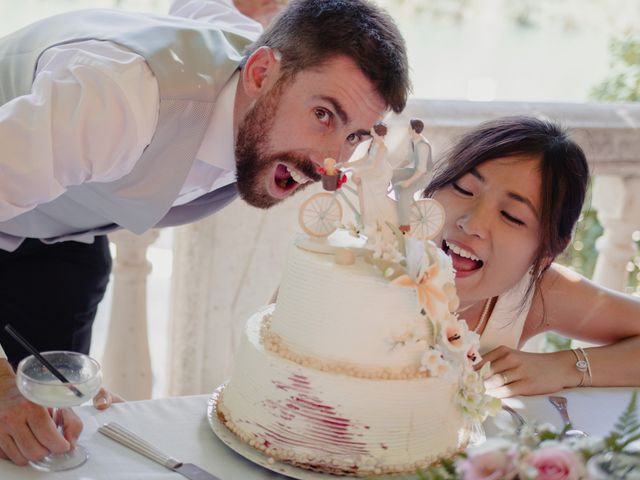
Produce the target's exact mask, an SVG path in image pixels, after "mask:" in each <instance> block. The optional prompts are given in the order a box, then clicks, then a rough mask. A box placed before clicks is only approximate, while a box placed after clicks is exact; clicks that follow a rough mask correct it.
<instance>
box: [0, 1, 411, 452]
mask: <svg viewBox="0 0 640 480" xmlns="http://www.w3.org/2000/svg"><path fill="white" fill-rule="evenodd" d="M241 3H242V2H241ZM244 3H247V2H244ZM172 14H173V15H169V16H157V15H151V14H134V13H128V12H123V11H117V10H104V9H103V10H85V11H77V12H70V13H66V14H62V15H58V16H55V17H51V18H48V19H45V20H42V21H40V22H37V23H35V24H33V25H30V26H27V27H25V28H23V29H22V30H19V31H17V32H15V33H13V34H11V35H9V36H7V37H5V38H3V39H0V71H1V72H2V75H1V76H0V144H2V148H3V155H2V159H1V160H0V165H1V167H2V175H0V252H1V253H0V292H1V293H0V312H1V315H0V327H2V328H1V329H0V344H1V345H2V347H4V350H5V351H6V357H8V359H6V358H4V359H3V358H0V418H2V419H3V421H2V422H1V423H2V424H1V425H0V457H4V458H9V459H11V460H12V461H14V462H16V463H19V464H24V463H26V461H27V460H28V459H31V460H35V459H38V458H41V457H42V456H44V455H45V454H47V453H49V452H58V453H59V452H63V451H66V450H68V449H69V448H71V447H72V445H73V444H74V443H75V440H76V439H77V437H78V435H79V433H80V429H81V424H79V420H77V417H74V416H73V414H72V413H71V412H70V411H66V413H65V416H64V423H65V426H66V427H67V428H66V430H65V437H66V439H65V438H63V437H62V435H61V434H60V433H59V432H58V431H57V430H56V428H55V425H54V423H53V421H52V419H51V417H50V416H49V415H48V413H47V411H46V410H45V409H43V408H42V407H38V406H37V405H34V404H31V403H29V402H27V401H26V400H24V399H22V398H20V396H19V394H18V393H16V390H15V377H14V374H13V370H12V368H11V364H13V365H15V364H16V363H17V362H18V361H19V359H20V358H21V357H22V356H23V355H24V352H23V351H21V349H20V347H19V346H18V345H16V344H15V343H14V342H13V341H12V339H10V338H9V337H8V336H7V335H6V333H5V332H4V328H3V327H4V324H5V323H7V322H10V323H12V324H13V325H14V326H15V327H16V329H17V330H18V331H20V332H21V333H22V334H23V335H24V336H25V337H27V338H28V339H29V340H30V341H31V342H32V343H33V344H34V345H35V347H36V348H37V349H38V350H75V351H80V352H85V353H86V352H88V350H89V345H90V339H91V325H92V322H93V319H94V316H95V313H96V309H97V306H98V303H99V302H100V300H101V299H102V297H103V294H104V292H105V288H106V285H107V283H108V279H109V273H110V270H111V257H110V255H109V250H108V241H107V237H106V234H107V233H108V232H110V231H113V230H116V229H120V228H124V229H127V230H130V231H132V232H134V233H138V234H140V233H143V232H144V231H146V230H148V229H150V228H154V227H163V226H171V225H179V224H183V223H186V222H191V221H194V220H197V219H199V218H202V217H203V216H206V215H209V214H211V213H214V212H215V211H217V210H219V209H220V208H222V207H224V206H225V205H227V204H228V203H229V202H230V201H231V200H232V199H233V198H234V197H235V196H236V195H237V194H238V193H239V195H240V197H241V198H242V199H244V200H245V201H246V202H248V203H249V204H251V205H253V206H256V207H258V208H269V207H271V206H273V205H275V204H277V203H278V202H280V201H282V200H284V199H285V198H287V197H289V196H291V195H292V194H293V193H294V192H297V191H298V190H301V189H302V188H304V187H305V185H307V184H309V183H310V182H314V181H317V180H319V178H320V177H319V175H318V174H317V172H316V167H318V166H320V165H322V161H323V160H324V158H326V157H332V158H336V159H339V160H346V159H347V158H348V157H349V156H350V155H351V153H352V152H353V149H354V148H355V147H356V146H357V145H358V144H359V143H360V142H361V141H363V140H364V139H366V138H367V137H368V132H369V129H370V127H371V125H373V123H374V122H375V121H376V120H377V119H379V118H380V117H381V115H382V114H383V113H384V112H385V111H386V110H393V111H395V112H399V111H401V110H402V109H403V108H404V105H405V103H406V98H407V94H408V89H409V81H408V67H407V58H406V52H405V46H404V42H403V40H402V38H401V36H400V34H399V32H398V30H397V28H396V26H395V25H394V23H393V21H392V20H391V18H390V17H389V16H388V15H387V14H386V13H384V12H383V11H382V10H380V9H379V8H378V7H376V6H374V5H373V4H371V3H369V2H368V0H293V1H292V2H291V3H290V4H289V5H288V6H287V7H286V8H285V9H284V10H283V12H282V13H281V15H280V16H279V17H278V18H276V19H275V21H274V22H273V23H271V24H270V26H269V27H268V28H267V29H266V30H265V31H264V32H263V33H262V34H261V35H260V36H259V38H257V40H256V37H258V34H259V32H260V27H259V25H258V24H257V23H255V22H253V21H251V20H250V19H248V18H247V17H245V16H243V15H241V14H240V13H239V12H238V11H237V10H236V9H235V8H234V7H233V5H232V4H231V3H230V2H229V1H228V0H227V1H226V2H225V1H224V0H209V1H203V0H182V1H180V0H178V1H177V2H176V3H175V4H174V8H173V10H172ZM180 15H182V17H180ZM185 16H188V17H191V18H185ZM203 20H204V21H203ZM254 40H255V41H254ZM2 353H3V352H2V349H0V354H2ZM1 357H4V355H1ZM5 419H8V420H7V421H4V420H5Z"/></svg>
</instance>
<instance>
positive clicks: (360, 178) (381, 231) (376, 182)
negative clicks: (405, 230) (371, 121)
mask: <svg viewBox="0 0 640 480" xmlns="http://www.w3.org/2000/svg"><path fill="white" fill-rule="evenodd" d="M386 134H387V126H386V125H385V124H384V123H383V122H378V123H376V124H375V125H374V126H373V128H372V129H371V136H372V140H371V144H370V145H369V149H368V150H367V153H366V154H365V155H364V156H363V157H361V158H359V159H357V160H352V161H350V162H347V163H345V164H344V166H345V167H350V168H351V169H352V170H353V175H352V180H353V181H354V183H355V184H356V185H357V187H358V200H359V203H360V220H361V222H362V225H363V227H364V232H365V235H367V239H368V240H367V242H368V243H374V242H376V241H377V240H376V239H379V238H381V239H382V241H383V242H385V243H387V242H389V243H391V242H393V241H394V240H395V236H394V234H393V231H392V230H391V229H390V228H389V226H388V225H387V222H388V223H390V224H392V225H396V224H397V223H398V221H397V213H396V208H395V203H394V201H393V200H392V199H391V198H389V196H388V195H387V193H388V191H389V184H390V182H391V177H392V176H393V168H392V166H391V164H390V163H389V161H388V160H387V154H388V150H387V146H386V145H385V143H384V137H385V135H386Z"/></svg>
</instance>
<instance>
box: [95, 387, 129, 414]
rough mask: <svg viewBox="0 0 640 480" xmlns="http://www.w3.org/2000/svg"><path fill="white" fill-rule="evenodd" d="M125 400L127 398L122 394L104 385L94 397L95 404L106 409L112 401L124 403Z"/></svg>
mask: <svg viewBox="0 0 640 480" xmlns="http://www.w3.org/2000/svg"><path fill="white" fill-rule="evenodd" d="M125 401H126V400H125V399H124V398H122V397H121V396H120V395H118V394H116V393H113V392H110V391H109V390H107V389H106V388H104V387H102V388H101V389H100V390H99V391H98V393H96V396H95V397H93V406H94V407H96V408H97V409H98V410H106V409H107V408H109V407H110V406H111V404H112V403H122V402H125Z"/></svg>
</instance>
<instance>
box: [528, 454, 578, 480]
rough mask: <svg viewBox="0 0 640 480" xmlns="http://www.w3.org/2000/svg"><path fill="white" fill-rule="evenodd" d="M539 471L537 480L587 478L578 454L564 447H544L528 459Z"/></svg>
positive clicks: (576, 479) (575, 479)
mask: <svg viewBox="0 0 640 480" xmlns="http://www.w3.org/2000/svg"><path fill="white" fill-rule="evenodd" d="M527 463H529V464H531V465H532V466H533V467H534V468H535V469H536V470H537V471H538V476H537V477H536V480H579V479H581V478H584V477H585V476H586V471H585V468H584V464H583V463H582V461H581V460H580V457H578V455H577V454H575V453H574V452H572V451H571V450H567V449H566V448H562V447H544V448H540V449H539V450H536V451H534V452H533V453H532V454H531V456H530V457H529V458H528V459H527Z"/></svg>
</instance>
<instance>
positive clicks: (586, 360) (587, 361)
mask: <svg viewBox="0 0 640 480" xmlns="http://www.w3.org/2000/svg"><path fill="white" fill-rule="evenodd" d="M578 350H580V353H582V356H583V357H584V361H585V362H586V363H587V374H588V376H589V385H587V386H588V387H591V386H592V385H593V375H592V374H591V363H590V362H589V357H588V356H587V352H586V351H585V350H584V348H582V347H578Z"/></svg>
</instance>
